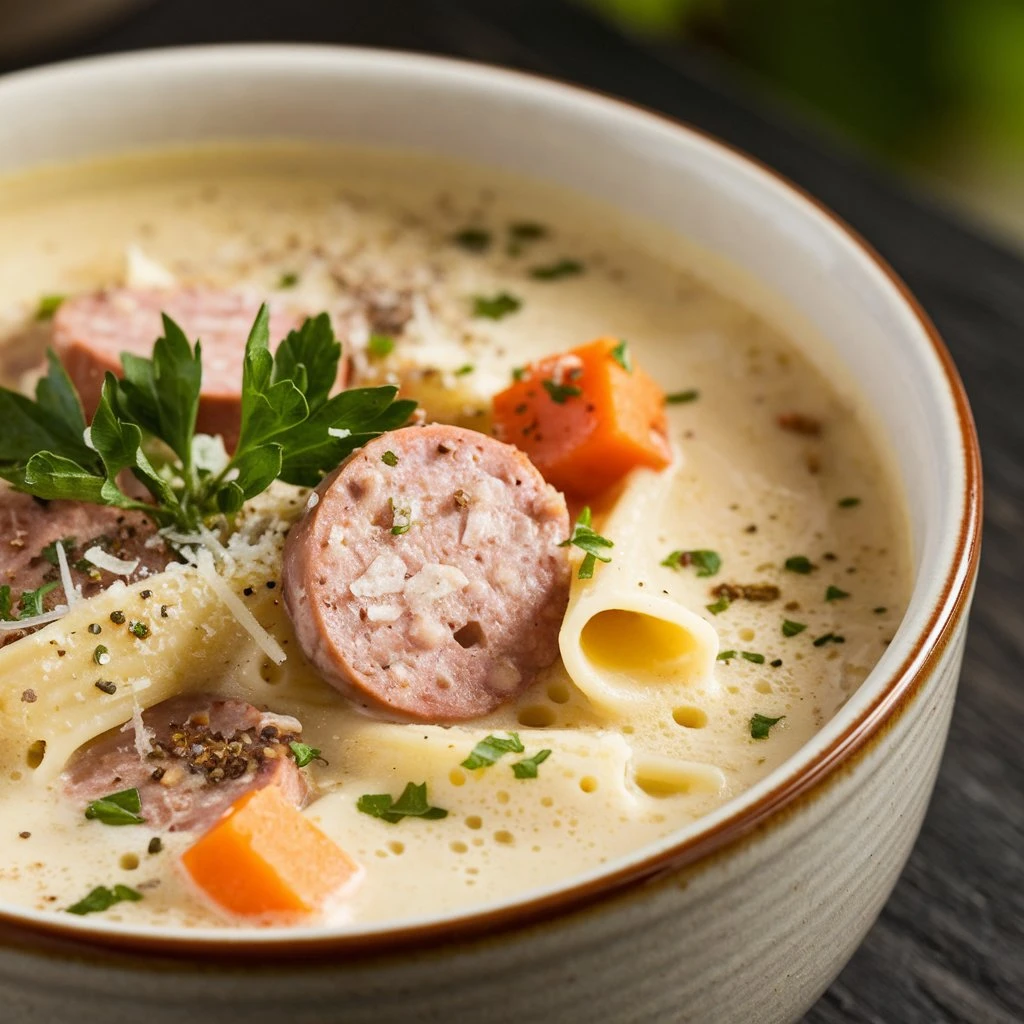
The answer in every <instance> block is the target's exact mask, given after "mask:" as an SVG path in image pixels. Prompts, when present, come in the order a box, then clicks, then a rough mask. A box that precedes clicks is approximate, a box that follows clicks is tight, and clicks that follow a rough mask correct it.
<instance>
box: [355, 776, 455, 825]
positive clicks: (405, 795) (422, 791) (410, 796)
mask: <svg viewBox="0 0 1024 1024" xmlns="http://www.w3.org/2000/svg"><path fill="white" fill-rule="evenodd" d="M356 809H357V810H359V811H362V813H363V814H369V815H370V816H371V817H373V818H380V819H381V820H382V821H386V822H388V823H389V824H391V825H395V824H397V823H398V822H400V821H401V820H402V819H403V818H426V819H428V820H431V821H436V820H439V819H441V818H447V817H448V812H447V811H446V810H444V809H443V808H441V807H431V806H430V804H429V803H428V802H427V784H426V783H425V782H421V783H420V784H419V785H418V786H417V785H416V784H415V783H414V782H410V783H408V784H407V785H406V787H405V789H404V790H403V791H402V795H401V796H400V797H399V798H398V799H397V800H395V799H394V798H393V797H392V796H390V795H389V794H388V793H378V794H376V795H373V794H367V795H365V796H361V797H360V798H359V799H358V801H356Z"/></svg>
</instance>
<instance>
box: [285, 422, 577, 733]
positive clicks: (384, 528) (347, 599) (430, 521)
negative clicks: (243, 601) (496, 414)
mask: <svg viewBox="0 0 1024 1024" xmlns="http://www.w3.org/2000/svg"><path fill="white" fill-rule="evenodd" d="M315 494H316V499H317V500H316V501H315V503H314V502H313V500H312V499H311V501H310V506H309V507H308V508H307V512H306V514H305V516H304V517H303V519H302V520H301V521H300V522H299V523H298V524H297V525H296V526H294V527H293V528H292V530H291V532H290V534H289V536H288V540H287V543H286V545H285V552H284V570H283V583H284V595H285V602H286V606H287V609H288V612H289V614H290V616H291V619H292V622H293V624H294V626H295V630H296V635H297V636H298V639H299V642H300V644H301V646H302V649H303V651H304V652H305V653H306V655H307V657H308V658H310V660H311V661H312V662H313V663H314V665H316V666H317V668H318V669H319V670H320V672H321V673H322V674H323V675H324V677H325V678H326V679H327V680H329V681H330V682H331V683H333V684H334V685H335V686H337V687H338V688H339V689H341V690H342V691H343V692H346V693H348V694H349V695H351V696H353V697H354V698H355V699H356V700H357V701H359V702H360V703H362V704H363V706H364V707H365V708H366V709H368V710H371V711H372V710H378V711H380V710H384V711H385V712H387V713H388V714H390V715H391V716H392V717H397V718H400V719H414V720H419V721H433V722H446V721H457V720H460V719H466V718H474V717H476V716H478V715H482V714H485V713H486V712H488V711H490V710H491V709H493V708H495V707H497V706H498V705H499V704H501V703H503V702H504V701H507V700H509V699H510V698H512V697H513V696H515V695H516V694H517V693H519V692H520V691H521V690H523V689H524V688H525V687H526V686H528V685H529V684H530V682H531V681H532V680H533V679H534V677H535V676H536V674H537V672H538V671H539V670H540V669H541V668H543V667H545V666H547V665H550V664H551V663H552V662H553V661H554V660H555V658H556V657H557V655H558V631H559V627H560V625H561V622H562V617H563V615H564V613H565V608H566V604H567V601H568V594H569V564H568V557H567V553H566V549H565V548H562V547H559V542H560V541H563V540H564V539H565V538H566V537H567V536H568V532H569V517H568V512H567V511H566V506H565V500H564V498H563V497H562V496H561V495H560V494H559V493H558V492H557V491H555V490H554V489H553V488H552V487H550V486H549V485H548V484H547V483H545V481H544V479H543V478H542V477H541V475H540V473H538V472H537V470H536V469H535V468H534V467H533V465H532V464H531V463H530V461H529V460H528V459H527V458H526V456H525V455H523V453H522V452H520V451H518V450H517V449H515V448H513V447H512V446H511V445H506V444H502V443H501V442H500V441H495V440H494V439H493V438H490V437H487V436H485V435H483V434H479V433H476V432H475V431H472V430H466V429H463V428H461V427H453V426H447V425H441V424H433V425H430V426H426V427H406V428H404V429H402V430H396V431H392V432H391V433H388V434H384V435H382V436H381V437H379V438H377V439H376V440H374V441H372V442H370V443H369V444H368V445H366V447H365V448H362V449H360V450H359V451H357V452H356V453H355V454H354V455H352V456H351V457H350V458H349V459H348V460H347V461H346V462H344V463H343V464H342V465H341V467H340V468H339V469H337V470H336V471H335V472H334V473H333V474H332V475H331V476H329V477H328V478H327V479H325V480H324V482H323V483H322V484H321V485H320V487H319V488H318V489H317V491H316V492H315Z"/></svg>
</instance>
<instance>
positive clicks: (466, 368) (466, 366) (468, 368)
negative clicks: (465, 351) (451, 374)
mask: <svg viewBox="0 0 1024 1024" xmlns="http://www.w3.org/2000/svg"><path fill="white" fill-rule="evenodd" d="M475 369H476V367H475V366H474V365H473V364H472V363H463V365H462V366H460V367H459V368H458V369H457V370H456V371H455V376H456V377H465V376H466V374H467V373H472V372H473V371H474V370H475Z"/></svg>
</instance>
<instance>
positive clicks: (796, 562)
mask: <svg viewBox="0 0 1024 1024" xmlns="http://www.w3.org/2000/svg"><path fill="white" fill-rule="evenodd" d="M816 568H817V566H816V565H814V563H813V562H811V560H810V559H809V558H808V557H807V556H806V555H793V557H792V558H787V559H786V569H788V570H789V572H798V573H800V574H801V575H802V576H806V575H807V574H808V573H809V572H813V571H814V570H815V569H816Z"/></svg>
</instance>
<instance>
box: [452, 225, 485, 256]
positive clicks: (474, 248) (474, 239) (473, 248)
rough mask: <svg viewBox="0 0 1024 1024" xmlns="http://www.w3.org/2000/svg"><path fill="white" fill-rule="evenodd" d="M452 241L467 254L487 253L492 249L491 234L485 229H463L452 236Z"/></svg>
mask: <svg viewBox="0 0 1024 1024" xmlns="http://www.w3.org/2000/svg"><path fill="white" fill-rule="evenodd" d="M452 241H453V242H454V243H455V244H456V245H457V246H459V248H460V249H465V250H466V252H486V251H487V250H488V249H489V248H490V247H491V233H490V231H487V230H486V229H484V228H463V229H462V230H461V231H456V232H455V234H454V235H452Z"/></svg>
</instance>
